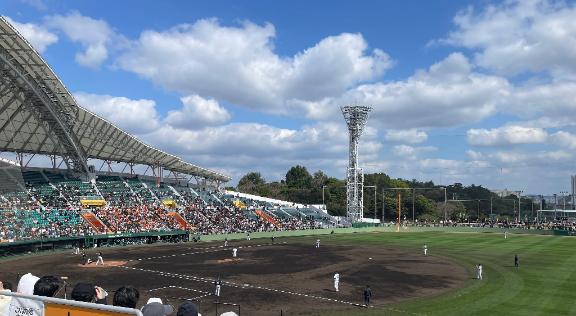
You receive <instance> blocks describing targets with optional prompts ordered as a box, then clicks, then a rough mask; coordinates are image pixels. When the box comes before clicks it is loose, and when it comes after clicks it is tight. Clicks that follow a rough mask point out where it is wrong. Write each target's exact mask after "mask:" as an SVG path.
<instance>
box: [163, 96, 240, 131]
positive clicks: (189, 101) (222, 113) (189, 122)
mask: <svg viewBox="0 0 576 316" xmlns="http://www.w3.org/2000/svg"><path fill="white" fill-rule="evenodd" d="M180 100H181V101H182V104H183V105H184V106H183V108H182V109H181V110H176V111H170V112H168V115H167V117H166V119H165V122H166V123H168V124H169V125H171V126H174V127H179V128H184V129H199V128H202V127H205V126H207V125H219V124H223V123H225V122H227V121H229V120H230V118H231V116H230V113H228V111H227V110H226V109H225V108H223V107H222V106H220V104H218V102H217V101H216V100H214V99H204V98H202V97H200V96H199V95H189V96H186V97H183V98H181V99H180Z"/></svg>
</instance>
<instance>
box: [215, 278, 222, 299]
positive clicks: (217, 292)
mask: <svg viewBox="0 0 576 316" xmlns="http://www.w3.org/2000/svg"><path fill="white" fill-rule="evenodd" d="M221 288H222V281H221V280H220V277H218V279H216V280H214V295H216V297H220V289H221Z"/></svg>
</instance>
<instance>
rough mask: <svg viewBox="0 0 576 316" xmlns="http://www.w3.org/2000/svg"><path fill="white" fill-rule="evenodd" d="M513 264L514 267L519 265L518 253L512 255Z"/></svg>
mask: <svg viewBox="0 0 576 316" xmlns="http://www.w3.org/2000/svg"><path fill="white" fill-rule="evenodd" d="M514 266H515V267H516V269H518V267H519V266H520V260H519V259H518V255H514Z"/></svg>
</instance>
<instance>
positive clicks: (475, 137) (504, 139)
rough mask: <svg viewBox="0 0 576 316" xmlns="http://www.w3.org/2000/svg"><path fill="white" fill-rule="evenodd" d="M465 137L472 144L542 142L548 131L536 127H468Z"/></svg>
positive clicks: (498, 144) (501, 144) (493, 144)
mask: <svg viewBox="0 0 576 316" xmlns="http://www.w3.org/2000/svg"><path fill="white" fill-rule="evenodd" d="M466 137H467V139H468V143H470V144H471V145H473V146H508V145H517V144H536V143H543V142H545V141H546V139H547V138H548V133H547V132H546V131H545V130H544V129H541V128H536V127H524V126H503V127H499V128H493V129H483V128H480V129H470V130H468V132H467V133H466Z"/></svg>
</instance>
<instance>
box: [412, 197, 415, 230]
mask: <svg viewBox="0 0 576 316" xmlns="http://www.w3.org/2000/svg"><path fill="white" fill-rule="evenodd" d="M415 195H416V189H414V188H412V225H414V222H415V220H416V218H415V215H414V214H415V211H414V210H415V206H414V200H415V199H414V196H415Z"/></svg>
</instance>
